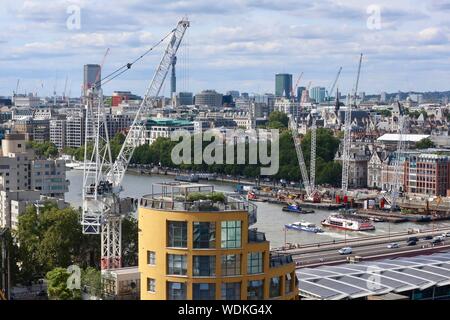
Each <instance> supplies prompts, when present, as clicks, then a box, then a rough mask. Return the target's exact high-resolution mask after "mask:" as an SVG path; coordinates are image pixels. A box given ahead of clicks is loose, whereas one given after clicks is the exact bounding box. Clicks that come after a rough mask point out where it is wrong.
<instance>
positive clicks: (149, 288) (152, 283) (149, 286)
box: [147, 278, 156, 292]
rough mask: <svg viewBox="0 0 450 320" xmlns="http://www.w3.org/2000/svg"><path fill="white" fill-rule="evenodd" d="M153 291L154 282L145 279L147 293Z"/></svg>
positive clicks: (154, 287)
mask: <svg viewBox="0 0 450 320" xmlns="http://www.w3.org/2000/svg"><path fill="white" fill-rule="evenodd" d="M155 289H156V280H155V279H150V278H147V291H148V292H155Z"/></svg>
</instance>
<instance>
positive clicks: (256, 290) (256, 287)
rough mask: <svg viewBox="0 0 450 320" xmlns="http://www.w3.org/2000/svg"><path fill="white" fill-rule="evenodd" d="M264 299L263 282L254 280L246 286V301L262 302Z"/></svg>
mask: <svg viewBox="0 0 450 320" xmlns="http://www.w3.org/2000/svg"><path fill="white" fill-rule="evenodd" d="M263 298H264V281H263V280H254V281H249V282H248V284H247V300H262V299H263Z"/></svg>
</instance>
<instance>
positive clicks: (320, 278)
mask: <svg viewBox="0 0 450 320" xmlns="http://www.w3.org/2000/svg"><path fill="white" fill-rule="evenodd" d="M296 273H297V277H298V279H299V285H298V288H299V290H300V295H302V296H304V297H308V298H315V299H333V300H340V299H355V298H360V297H366V296H370V295H379V294H385V293H388V292H395V293H399V292H404V291H408V290H413V289H419V290H424V289H426V288H430V287H433V286H444V285H450V252H442V253H435V254H431V255H421V256H417V257H408V258H397V259H384V260H378V261H366V262H362V263H358V264H341V265H337V266H321V267H318V268H304V269H298V270H297V271H296Z"/></svg>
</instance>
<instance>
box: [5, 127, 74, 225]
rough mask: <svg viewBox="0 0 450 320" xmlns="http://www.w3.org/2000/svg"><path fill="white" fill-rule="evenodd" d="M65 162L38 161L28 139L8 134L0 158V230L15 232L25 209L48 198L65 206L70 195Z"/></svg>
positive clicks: (19, 135) (20, 135) (23, 136)
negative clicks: (66, 197) (28, 148)
mask: <svg viewBox="0 0 450 320" xmlns="http://www.w3.org/2000/svg"><path fill="white" fill-rule="evenodd" d="M68 187H69V181H68V180H66V168H65V162H64V160H44V159H37V158H36V157H35V155H34V151H33V150H27V149H26V146H25V135H23V134H7V135H6V136H5V138H4V139H3V140H2V153H1V156H0V222H1V225H0V227H10V228H15V227H16V226H17V221H18V215H19V214H20V213H22V212H23V211H24V210H25V207H26V205H28V204H30V203H33V202H35V201H37V200H39V199H40V198H41V197H48V198H50V199H53V200H55V201H57V202H59V201H61V202H64V201H63V200H64V194H65V193H66V192H68Z"/></svg>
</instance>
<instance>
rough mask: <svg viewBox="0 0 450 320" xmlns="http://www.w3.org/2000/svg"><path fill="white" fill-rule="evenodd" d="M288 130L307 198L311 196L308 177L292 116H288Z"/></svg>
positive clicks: (295, 124)
mask: <svg viewBox="0 0 450 320" xmlns="http://www.w3.org/2000/svg"><path fill="white" fill-rule="evenodd" d="M289 128H290V129H291V134H292V139H294V145H295V152H296V153H297V158H298V164H299V166H300V173H301V175H302V179H303V184H304V186H305V191H306V196H307V197H309V196H310V195H311V187H310V182H309V177H308V171H307V169H306V164H305V158H304V157H303V151H302V146H301V141H300V137H299V135H298V131H297V123H296V122H295V120H294V117H293V116H292V115H290V116H289Z"/></svg>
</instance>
